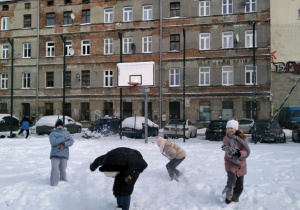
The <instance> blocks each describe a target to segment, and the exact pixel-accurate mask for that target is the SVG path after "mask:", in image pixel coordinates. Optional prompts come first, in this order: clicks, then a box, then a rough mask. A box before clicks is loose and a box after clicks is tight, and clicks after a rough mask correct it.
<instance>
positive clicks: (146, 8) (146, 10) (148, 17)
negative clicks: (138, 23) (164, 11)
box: [143, 5, 153, 20]
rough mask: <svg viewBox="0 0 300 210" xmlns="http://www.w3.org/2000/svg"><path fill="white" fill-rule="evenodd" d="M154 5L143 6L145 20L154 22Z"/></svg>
mask: <svg viewBox="0 0 300 210" xmlns="http://www.w3.org/2000/svg"><path fill="white" fill-rule="evenodd" d="M152 19H153V17H152V5H145V6H143V20H152Z"/></svg>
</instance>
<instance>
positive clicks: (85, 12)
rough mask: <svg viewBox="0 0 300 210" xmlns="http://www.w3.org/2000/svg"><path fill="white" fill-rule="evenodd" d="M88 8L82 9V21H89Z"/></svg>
mask: <svg viewBox="0 0 300 210" xmlns="http://www.w3.org/2000/svg"><path fill="white" fill-rule="evenodd" d="M90 18H91V17H90V10H89V9H88V10H82V23H90V22H91V21H90Z"/></svg>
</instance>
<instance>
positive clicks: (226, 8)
mask: <svg viewBox="0 0 300 210" xmlns="http://www.w3.org/2000/svg"><path fill="white" fill-rule="evenodd" d="M224 1H226V2H224ZM230 1H231V3H230ZM230 10H231V12H230ZM222 14H223V15H230V14H233V0H222Z"/></svg>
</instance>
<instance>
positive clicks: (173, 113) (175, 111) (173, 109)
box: [169, 102, 180, 120]
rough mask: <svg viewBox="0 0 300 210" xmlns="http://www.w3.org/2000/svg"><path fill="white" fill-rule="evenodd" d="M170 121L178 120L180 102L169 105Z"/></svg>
mask: <svg viewBox="0 0 300 210" xmlns="http://www.w3.org/2000/svg"><path fill="white" fill-rule="evenodd" d="M169 112H170V113H169V114H170V115H169V116H170V120H172V119H180V102H170V103H169Z"/></svg>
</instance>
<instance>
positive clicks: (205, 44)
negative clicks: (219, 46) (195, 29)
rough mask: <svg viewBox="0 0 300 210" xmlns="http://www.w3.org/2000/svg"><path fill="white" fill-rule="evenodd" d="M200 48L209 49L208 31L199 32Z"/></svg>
mask: <svg viewBox="0 0 300 210" xmlns="http://www.w3.org/2000/svg"><path fill="white" fill-rule="evenodd" d="M200 50H210V33H203V34H200Z"/></svg>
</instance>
